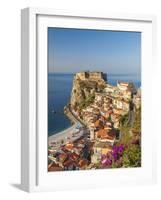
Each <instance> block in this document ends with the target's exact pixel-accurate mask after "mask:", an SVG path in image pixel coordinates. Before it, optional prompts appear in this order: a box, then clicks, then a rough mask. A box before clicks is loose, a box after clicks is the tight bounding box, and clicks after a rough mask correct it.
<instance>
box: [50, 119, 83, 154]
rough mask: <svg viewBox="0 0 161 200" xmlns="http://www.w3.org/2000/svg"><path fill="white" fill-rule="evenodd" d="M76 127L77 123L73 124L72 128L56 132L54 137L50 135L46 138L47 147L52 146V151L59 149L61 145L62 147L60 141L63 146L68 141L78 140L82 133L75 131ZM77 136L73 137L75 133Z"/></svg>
mask: <svg viewBox="0 0 161 200" xmlns="http://www.w3.org/2000/svg"><path fill="white" fill-rule="evenodd" d="M76 127H77V123H75V124H74V125H73V126H71V127H69V128H67V129H65V130H63V131H61V132H58V133H56V134H54V135H51V136H49V137H48V145H49V146H52V149H55V150H56V149H57V148H59V147H60V146H61V145H62V141H63V144H65V143H66V142H69V141H71V142H72V141H74V140H76V139H78V138H80V137H81V136H82V135H83V132H82V131H79V130H78V131H76ZM76 132H77V134H76V135H75V136H73V133H76Z"/></svg>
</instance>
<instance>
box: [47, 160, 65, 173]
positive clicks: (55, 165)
mask: <svg viewBox="0 0 161 200" xmlns="http://www.w3.org/2000/svg"><path fill="white" fill-rule="evenodd" d="M62 170H63V168H62V167H60V166H59V165H58V164H56V163H54V162H53V163H52V165H50V166H49V167H48V171H49V172H51V171H62Z"/></svg>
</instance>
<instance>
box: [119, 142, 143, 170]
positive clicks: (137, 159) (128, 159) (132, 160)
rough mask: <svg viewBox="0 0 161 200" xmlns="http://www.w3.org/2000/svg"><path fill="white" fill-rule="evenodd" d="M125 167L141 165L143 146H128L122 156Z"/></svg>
mask: <svg viewBox="0 0 161 200" xmlns="http://www.w3.org/2000/svg"><path fill="white" fill-rule="evenodd" d="M122 162H123V167H140V166H141V147H140V145H134V144H131V145H129V146H127V147H126V149H125V151H124V153H123V156H122Z"/></svg>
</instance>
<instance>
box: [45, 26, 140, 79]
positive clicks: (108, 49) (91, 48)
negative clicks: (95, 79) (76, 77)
mask: <svg viewBox="0 0 161 200" xmlns="http://www.w3.org/2000/svg"><path fill="white" fill-rule="evenodd" d="M48 69H49V73H53V72H55V73H57V72H60V73H76V72H79V71H87V70H89V71H102V72H105V73H108V74H139V75H140V73H141V33H140V32H125V31H108V30H91V29H88V30H87V29H72V28H48Z"/></svg>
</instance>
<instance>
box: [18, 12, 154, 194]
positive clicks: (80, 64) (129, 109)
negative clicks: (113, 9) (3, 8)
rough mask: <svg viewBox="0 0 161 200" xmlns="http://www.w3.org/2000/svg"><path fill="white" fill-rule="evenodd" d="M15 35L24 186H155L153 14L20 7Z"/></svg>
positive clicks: (32, 187) (48, 188)
mask: <svg viewBox="0 0 161 200" xmlns="http://www.w3.org/2000/svg"><path fill="white" fill-rule="evenodd" d="M21 30H22V34H21V35H22V37H21V44H22V56H21V57H22V63H21V64H22V75H21V77H22V89H21V92H22V100H21V101H22V109H21V110H22V123H21V124H22V126H21V131H22V140H21V146H22V156H21V158H22V167H21V168H22V173H21V179H22V182H21V185H22V188H23V189H24V190H26V191H30V192H31V191H40V190H44V191H52V190H63V189H75V188H76V189H78V188H96V187H107V186H111V185H119V184H121V185H122V184H125V185H126V184H128V185H129V184H132V185H135V184H149V183H154V182H155V179H156V169H155V145H154V142H155V135H154V132H153V124H154V118H153V114H152V95H151V92H149V91H151V90H152V81H151V80H152V79H153V76H152V75H153V71H152V69H153V67H155V66H154V55H155V17H153V16H138V15H123V14H110V13H100V14H99V13H88V12H69V11H60V10H52V9H39V8H26V9H23V10H22V20H21ZM152 134H153V136H152Z"/></svg>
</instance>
